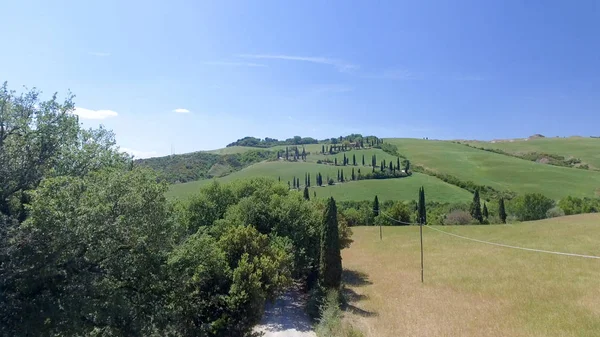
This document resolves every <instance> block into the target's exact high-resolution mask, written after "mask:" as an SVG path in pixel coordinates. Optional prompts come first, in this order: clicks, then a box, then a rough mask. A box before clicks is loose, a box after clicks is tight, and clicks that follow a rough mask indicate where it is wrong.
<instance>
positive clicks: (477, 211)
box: [470, 190, 483, 223]
mask: <svg viewBox="0 0 600 337" xmlns="http://www.w3.org/2000/svg"><path fill="white" fill-rule="evenodd" d="M470 213H471V216H472V217H473V219H476V220H477V221H479V223H482V222H483V215H481V200H480V199H479V190H475V193H474V194H473V202H472V203H471V210H470Z"/></svg>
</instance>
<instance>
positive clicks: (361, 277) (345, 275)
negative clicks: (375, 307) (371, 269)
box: [342, 269, 377, 317]
mask: <svg viewBox="0 0 600 337" xmlns="http://www.w3.org/2000/svg"><path fill="white" fill-rule="evenodd" d="M342 282H343V284H344V288H343V289H342V294H343V297H344V303H343V305H342V309H344V310H346V311H348V312H351V313H353V314H356V315H359V316H362V317H373V316H377V312H375V311H368V310H364V309H361V308H359V307H358V306H357V305H358V302H360V301H362V300H365V299H367V298H368V296H367V295H364V294H359V293H357V292H356V291H355V290H354V289H351V288H349V287H364V286H368V285H370V284H373V282H371V281H370V280H369V276H368V275H367V274H366V273H363V272H360V271H357V270H349V269H344V270H343V271H342Z"/></svg>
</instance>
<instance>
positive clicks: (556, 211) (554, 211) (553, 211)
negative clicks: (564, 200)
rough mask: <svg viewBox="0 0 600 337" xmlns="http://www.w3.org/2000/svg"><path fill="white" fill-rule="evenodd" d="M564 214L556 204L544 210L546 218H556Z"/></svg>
mask: <svg viewBox="0 0 600 337" xmlns="http://www.w3.org/2000/svg"><path fill="white" fill-rule="evenodd" d="M564 215H565V212H564V211H563V210H562V208H560V207H558V206H555V207H552V208H550V209H549V210H548V211H547V212H546V218H556V217H559V216H564Z"/></svg>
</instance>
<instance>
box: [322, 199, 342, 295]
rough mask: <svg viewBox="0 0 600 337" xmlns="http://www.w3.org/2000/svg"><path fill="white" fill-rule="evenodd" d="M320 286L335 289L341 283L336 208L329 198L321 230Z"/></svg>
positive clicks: (333, 201) (332, 200) (340, 259)
mask: <svg viewBox="0 0 600 337" xmlns="http://www.w3.org/2000/svg"><path fill="white" fill-rule="evenodd" d="M319 276H320V281H321V286H323V287H325V288H328V289H331V288H333V289H337V288H339V287H340V283H341V281H342V256H341V254H340V237H339V231H338V220H337V207H336V204H335V200H334V199H333V197H332V198H329V200H328V202H327V208H326V209H325V214H324V216H323V226H322V228H321V259H320V263H319Z"/></svg>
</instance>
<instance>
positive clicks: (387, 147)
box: [374, 143, 406, 158]
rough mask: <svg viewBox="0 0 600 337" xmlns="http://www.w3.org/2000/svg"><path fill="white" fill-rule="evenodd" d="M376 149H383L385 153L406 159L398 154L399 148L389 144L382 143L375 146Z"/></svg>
mask: <svg viewBox="0 0 600 337" xmlns="http://www.w3.org/2000/svg"><path fill="white" fill-rule="evenodd" d="M374 147H375V148H376V149H382V150H383V151H384V152H387V153H389V154H391V155H392V156H394V157H400V158H406V157H405V156H403V155H402V154H400V153H399V152H398V147H397V146H396V145H392V144H389V143H380V144H377V145H375V146H374Z"/></svg>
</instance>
